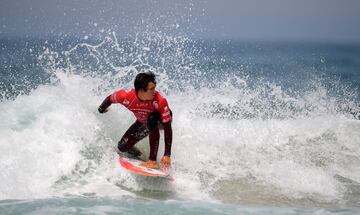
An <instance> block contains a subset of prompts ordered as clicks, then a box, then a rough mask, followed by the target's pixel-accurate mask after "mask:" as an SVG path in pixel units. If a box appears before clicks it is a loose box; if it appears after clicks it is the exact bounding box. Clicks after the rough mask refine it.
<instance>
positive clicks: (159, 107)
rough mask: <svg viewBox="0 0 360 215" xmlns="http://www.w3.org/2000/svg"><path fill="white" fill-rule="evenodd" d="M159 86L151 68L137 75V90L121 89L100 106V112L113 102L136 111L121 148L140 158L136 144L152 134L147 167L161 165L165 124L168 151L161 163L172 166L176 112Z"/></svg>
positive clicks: (121, 150)
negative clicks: (159, 157) (172, 122)
mask: <svg viewBox="0 0 360 215" xmlns="http://www.w3.org/2000/svg"><path fill="white" fill-rule="evenodd" d="M155 88H156V80H155V74H154V73H153V72H151V71H147V72H141V73H139V74H137V75H136V77H135V81H134V89H130V90H124V89H121V90H119V91H117V92H115V93H114V94H112V95H109V96H108V97H106V98H105V100H104V101H103V102H102V104H101V105H100V106H99V108H98V111H99V112H100V113H105V112H107V111H108V107H109V106H110V105H111V104H114V103H119V104H122V105H123V106H125V107H126V108H127V109H129V110H130V111H131V112H133V113H134V115H135V117H136V121H135V122H134V123H133V124H132V125H131V126H130V128H129V129H128V130H127V131H126V132H125V134H124V135H123V137H122V138H121V140H120V141H119V143H118V146H117V149H118V152H119V153H121V152H127V153H128V154H130V155H131V156H134V157H138V156H140V155H141V151H140V150H139V149H137V148H136V147H135V144H136V143H137V142H139V141H140V140H141V139H143V138H145V137H146V136H148V135H149V142H150V155H149V160H148V161H146V162H143V163H141V164H140V165H141V166H144V167H147V168H154V169H157V168H159V166H158V164H157V162H156V157H157V153H158V148H159V140H160V131H159V127H162V128H163V129H164V136H165V138H164V139H165V152H164V156H163V157H162V159H161V161H160V165H161V166H162V167H164V168H169V167H170V165H171V159H170V155H171V144H172V128H171V120H172V112H171V110H170V108H169V106H168V103H167V100H166V99H165V98H164V97H163V96H162V95H161V94H160V93H159V92H158V91H156V90H155Z"/></svg>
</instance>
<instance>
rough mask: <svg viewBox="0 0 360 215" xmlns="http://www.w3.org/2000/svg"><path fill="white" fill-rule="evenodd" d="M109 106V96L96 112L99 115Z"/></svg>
mask: <svg viewBox="0 0 360 215" xmlns="http://www.w3.org/2000/svg"><path fill="white" fill-rule="evenodd" d="M110 105H111V100H110V96H108V97H106V98H105V99H104V101H103V102H102V103H101V105H100V106H99V108H98V110H99V112H100V113H104V112H105V110H106V108H108V107H109V106H110Z"/></svg>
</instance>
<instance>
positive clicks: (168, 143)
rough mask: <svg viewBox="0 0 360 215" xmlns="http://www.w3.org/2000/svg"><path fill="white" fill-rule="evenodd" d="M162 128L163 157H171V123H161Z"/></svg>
mask: <svg viewBox="0 0 360 215" xmlns="http://www.w3.org/2000/svg"><path fill="white" fill-rule="evenodd" d="M163 127H164V136H165V152H164V156H169V157H170V155H171V145H172V127H171V121H170V122H166V123H163Z"/></svg>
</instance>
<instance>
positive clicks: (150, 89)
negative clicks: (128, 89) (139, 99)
mask: <svg viewBox="0 0 360 215" xmlns="http://www.w3.org/2000/svg"><path fill="white" fill-rule="evenodd" d="M155 88H156V84H154V83H153V82H149V83H148V85H147V88H146V89H147V91H146V92H145V91H143V90H141V91H142V94H143V95H142V96H143V98H144V99H145V100H152V99H154V96H155Z"/></svg>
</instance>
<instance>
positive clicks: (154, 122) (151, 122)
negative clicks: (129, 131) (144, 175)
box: [140, 112, 160, 169]
mask: <svg viewBox="0 0 360 215" xmlns="http://www.w3.org/2000/svg"><path fill="white" fill-rule="evenodd" d="M159 120H160V114H159V113H158V112H154V113H152V114H151V115H150V116H149V118H148V123H147V128H148V131H150V135H149V142H150V155H149V161H147V162H144V163H142V164H140V165H141V166H144V167H147V168H154V169H158V168H159V166H158V165H157V163H156V156H157V152H158V148H159V139H160V131H159Z"/></svg>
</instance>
